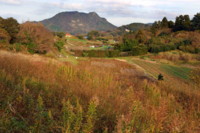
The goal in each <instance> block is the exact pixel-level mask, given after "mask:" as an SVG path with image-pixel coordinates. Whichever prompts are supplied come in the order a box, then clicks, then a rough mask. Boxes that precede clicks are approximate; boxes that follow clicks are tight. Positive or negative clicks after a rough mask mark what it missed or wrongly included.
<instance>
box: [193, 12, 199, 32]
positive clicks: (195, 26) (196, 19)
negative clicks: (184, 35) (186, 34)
mask: <svg viewBox="0 0 200 133" xmlns="http://www.w3.org/2000/svg"><path fill="white" fill-rule="evenodd" d="M192 28H193V29H194V30H200V13H197V14H196V15H195V16H194V18H193V19H192Z"/></svg>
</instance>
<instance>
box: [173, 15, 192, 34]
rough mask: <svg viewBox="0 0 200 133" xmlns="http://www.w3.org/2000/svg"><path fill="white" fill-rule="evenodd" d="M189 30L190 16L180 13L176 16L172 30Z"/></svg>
mask: <svg viewBox="0 0 200 133" xmlns="http://www.w3.org/2000/svg"><path fill="white" fill-rule="evenodd" d="M180 30H190V17H189V15H184V16H183V15H180V16H179V17H176V22H175V26H174V31H180Z"/></svg>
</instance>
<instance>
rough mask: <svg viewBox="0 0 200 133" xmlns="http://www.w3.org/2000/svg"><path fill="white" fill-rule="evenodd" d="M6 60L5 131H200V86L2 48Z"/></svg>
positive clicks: (117, 66)
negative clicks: (11, 51) (171, 83)
mask: <svg viewBox="0 0 200 133" xmlns="http://www.w3.org/2000/svg"><path fill="white" fill-rule="evenodd" d="M0 64H1V65H0V73H1V74H0V89H1V95H0V103H1V106H0V107H1V108H0V116H1V118H0V129H1V131H3V132H198V131H199V121H198V120H199V101H200V96H199V94H200V93H199V90H196V89H195V87H194V86H192V85H191V86H190V85H189V84H188V85H187V84H185V85H182V86H181V88H180V84H177V85H176V86H172V85H169V84H168V83H167V82H165V81H161V82H157V81H155V80H152V79H151V78H149V77H148V76H146V74H145V73H143V72H142V71H140V70H139V69H138V68H137V67H135V66H132V65H129V64H127V63H126V62H122V61H116V60H113V59H109V60H106V59H90V60H79V64H78V65H76V66H74V65H71V64H70V63H67V62H60V61H57V60H54V59H50V58H45V57H41V56H36V55H34V56H31V55H24V54H14V53H10V52H5V51H1V53H0ZM105 69H106V71H105ZM197 92H198V93H197Z"/></svg>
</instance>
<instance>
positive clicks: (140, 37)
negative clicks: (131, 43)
mask: <svg viewBox="0 0 200 133" xmlns="http://www.w3.org/2000/svg"><path fill="white" fill-rule="evenodd" d="M135 38H136V39H137V40H138V42H139V43H145V42H146V40H147V39H146V37H145V35H144V33H143V31H142V30H139V31H138V32H137V34H136V36H135Z"/></svg>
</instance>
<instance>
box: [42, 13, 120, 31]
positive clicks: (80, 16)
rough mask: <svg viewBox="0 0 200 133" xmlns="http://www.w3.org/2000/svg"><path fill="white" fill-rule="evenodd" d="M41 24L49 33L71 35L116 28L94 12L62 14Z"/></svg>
mask: <svg viewBox="0 0 200 133" xmlns="http://www.w3.org/2000/svg"><path fill="white" fill-rule="evenodd" d="M41 23H43V24H44V26H45V27H47V28H48V29H49V30H51V31H55V32H68V33H71V34H82V33H87V32H89V31H92V30H97V31H108V30H113V29H115V28H116V26H114V25H112V24H111V23H109V22H108V21H107V20H106V19H104V18H101V17H100V16H99V15H98V14H97V13H96V12H90V13H83V12H78V11H71V12H62V13H59V14H57V15H55V16H54V17H52V18H50V19H45V20H43V21H41Z"/></svg>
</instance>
